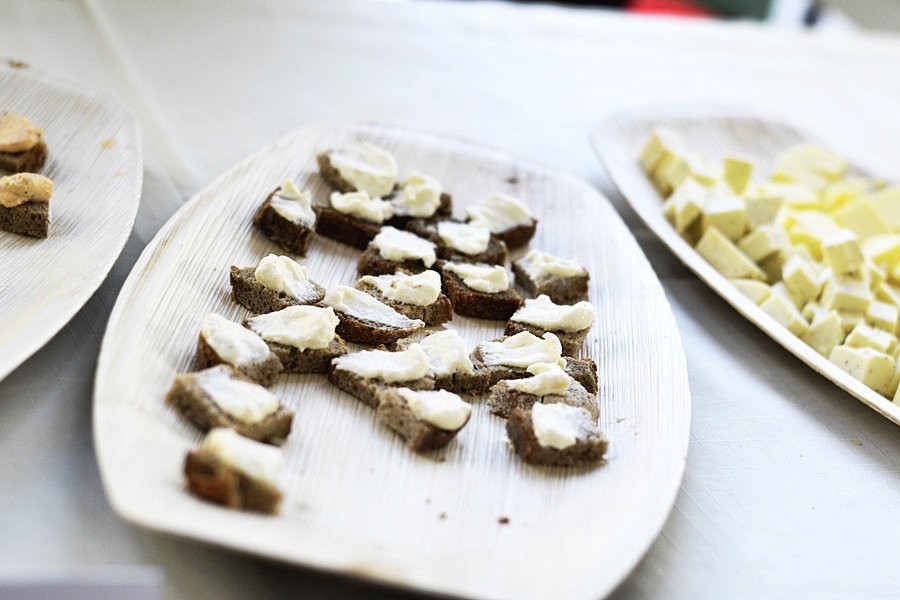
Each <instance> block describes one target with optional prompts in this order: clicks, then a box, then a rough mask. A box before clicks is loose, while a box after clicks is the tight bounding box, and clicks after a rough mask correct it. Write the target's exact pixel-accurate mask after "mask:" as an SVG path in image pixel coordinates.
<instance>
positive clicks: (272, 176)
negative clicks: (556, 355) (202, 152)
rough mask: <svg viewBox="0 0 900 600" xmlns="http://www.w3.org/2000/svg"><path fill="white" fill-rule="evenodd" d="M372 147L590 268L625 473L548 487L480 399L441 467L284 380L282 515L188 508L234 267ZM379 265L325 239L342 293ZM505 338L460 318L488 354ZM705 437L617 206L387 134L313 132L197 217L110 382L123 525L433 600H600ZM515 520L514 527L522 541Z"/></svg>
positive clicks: (103, 378) (106, 423) (680, 360)
mask: <svg viewBox="0 0 900 600" xmlns="http://www.w3.org/2000/svg"><path fill="white" fill-rule="evenodd" d="M362 140H365V141H370V142H373V143H375V144H378V145H380V146H382V147H385V148H387V149H388V150H390V151H391V152H393V153H394V154H395V155H396V156H397V160H398V164H399V166H400V168H401V174H403V173H406V172H409V171H410V170H412V169H416V170H421V171H424V172H426V173H429V174H431V175H434V176H436V177H438V178H439V179H440V180H441V181H442V182H443V183H444V186H445V189H446V190H447V191H448V192H450V193H451V194H452V195H453V198H454V209H455V210H454V212H455V213H456V214H457V215H460V216H461V215H462V214H464V207H465V205H466V204H468V203H470V202H472V201H475V200H478V199H480V198H482V197H484V196H485V195H486V194H488V193H490V192H493V191H504V192H508V193H513V194H516V195H518V196H520V197H521V198H523V199H524V200H525V201H526V202H527V203H528V204H529V205H530V206H531V207H532V209H533V210H534V212H535V214H536V216H537V218H538V219H539V224H538V229H537V235H536V237H535V238H534V240H532V242H531V247H534V248H541V249H543V250H546V251H549V252H554V253H557V254H560V255H564V256H577V257H578V258H579V259H580V260H581V261H582V263H583V264H584V265H585V267H586V268H587V269H588V270H589V271H590V273H591V276H592V280H591V293H590V295H591V301H592V302H593V303H594V304H595V306H596V307H597V308H598V320H597V322H596V324H595V326H594V328H593V330H592V331H591V333H590V335H589V336H588V339H587V342H586V354H587V355H589V356H591V357H593V358H594V359H595V360H596V361H597V363H598V365H599V371H600V377H601V382H602V383H601V386H602V390H601V393H600V399H599V400H600V407H601V419H600V425H601V429H602V430H603V431H604V432H605V433H606V435H607V437H609V439H610V451H609V453H608V455H607V463H606V464H604V465H603V466H601V467H599V468H596V469H591V470H587V471H579V470H565V469H547V468H534V467H530V466H528V465H525V464H523V463H522V462H521V461H520V460H519V458H518V457H517V456H516V455H515V454H514V453H513V452H512V451H511V450H510V449H509V448H508V445H507V441H506V431H505V421H504V420H502V419H500V418H499V417H495V416H493V415H491V414H489V412H488V410H487V407H486V406H485V404H484V402H483V401H479V400H478V399H476V401H475V406H474V408H475V410H474V411H473V416H472V419H471V421H470V422H469V424H468V425H467V426H466V428H465V429H463V430H462V431H461V432H460V435H459V436H458V437H457V439H456V440H455V441H454V442H453V443H451V444H450V446H448V447H447V448H445V449H444V450H443V451H439V452H437V453H435V454H431V455H424V456H420V455H415V454H413V453H411V452H410V451H408V450H407V448H406V447H405V445H404V444H403V443H402V441H401V439H400V438H399V437H397V436H395V435H393V434H392V433H391V432H390V431H389V430H387V429H386V428H385V427H383V426H382V425H380V424H378V423H376V422H375V419H374V412H373V411H372V410H371V409H370V408H368V407H367V406H365V405H363V404H362V403H361V402H359V401H358V400H356V399H354V398H353V397H351V396H349V395H347V394H345V393H343V392H341V391H339V390H337V389H336V388H334V387H332V386H330V384H328V382H327V381H326V379H325V377H324V376H321V375H318V376H317V375H303V376H300V375H291V376H282V377H281V379H280V380H279V382H278V383H277V384H276V385H275V387H274V388H273V390H274V391H275V393H276V394H277V395H278V396H279V397H281V398H282V400H283V401H284V402H285V404H287V405H288V406H289V407H290V408H292V409H293V410H294V411H296V418H295V421H294V430H293V432H292V433H291V435H290V437H289V438H288V440H287V443H286V444H285V446H284V451H285V457H286V468H285V474H284V483H283V489H284V492H285V499H284V502H283V504H282V510H281V514H280V515H278V516H275V517H261V516H257V515H252V514H247V513H240V512H234V511H229V510H226V509H223V508H220V507H218V506H214V505H211V504H207V503H204V502H202V501H200V500H198V499H196V498H194V497H193V496H191V495H189V494H188V493H187V492H186V491H185V490H184V486H183V480H182V464H183V461H184V457H185V454H186V452H187V451H188V450H189V449H190V448H192V447H193V446H195V445H196V444H197V443H198V442H199V440H200V439H201V435H200V434H199V433H198V432H197V431H196V430H195V429H194V428H192V427H191V426H190V425H188V424H187V423H186V422H184V421H183V420H181V419H180V418H179V416H178V415H177V414H176V413H175V411H174V410H173V409H171V408H169V407H167V406H166V405H165V404H164V402H163V396H164V394H165V393H166V390H167V389H168V387H169V385H170V383H171V381H172V377H173V376H174V375H175V374H176V373H179V372H183V371H188V370H191V369H192V367H193V362H194V348H195V345H196V338H197V332H198V328H199V325H200V321H201V319H202V318H203V316H204V315H205V314H206V313H208V312H210V311H216V312H218V313H220V314H222V315H224V316H226V317H228V318H231V319H242V318H244V317H246V316H248V314H247V312H246V311H245V310H244V309H243V308H242V307H240V306H238V305H236V304H235V303H234V302H233V301H232V300H231V297H230V288H229V283H228V269H229V266H230V265H232V264H236V265H242V266H246V265H252V264H255V263H256V262H257V261H258V260H259V259H260V258H262V257H263V256H265V255H266V254H268V253H271V252H276V253H279V252H280V251H279V250H278V248H277V247H276V246H275V245H273V244H272V243H271V242H270V241H269V240H268V239H267V238H265V237H264V236H263V235H262V234H260V233H259V232H257V231H256V230H255V229H253V228H252V226H251V220H252V217H253V214H254V212H255V211H256V209H257V207H258V206H259V204H260V203H261V202H262V200H263V198H265V196H266V195H267V194H268V193H269V192H270V191H271V190H272V189H273V188H275V187H276V186H277V185H279V184H280V183H281V182H282V181H283V180H285V179H286V178H293V179H295V180H296V181H298V183H299V185H300V187H301V188H308V189H311V190H312V192H313V194H314V196H315V197H316V198H324V197H326V195H327V193H328V189H327V187H326V185H325V184H324V182H323V181H322V180H321V179H320V178H319V176H318V174H317V171H316V166H315V154H316V153H317V152H318V151H321V150H324V149H327V148H331V147H335V146H337V145H340V144H343V143H347V142H351V141H362ZM358 256H359V253H358V252H357V251H355V250H353V249H351V248H349V247H347V246H342V245H340V244H338V243H336V242H333V241H331V240H328V239H325V238H321V237H318V236H317V237H316V238H315V239H314V240H313V244H312V246H311V248H310V251H309V256H308V257H307V258H306V259H302V260H301V262H302V263H303V264H306V265H308V267H309V269H310V274H311V276H312V278H313V279H315V280H317V281H318V282H320V283H322V284H323V285H326V286H333V285H337V284H351V285H352V283H353V282H354V281H355V280H356V273H355V268H356V259H357V257H358ZM503 326H504V323H502V322H498V321H479V320H475V319H467V318H464V317H459V316H454V319H453V321H452V322H451V323H449V324H448V327H451V328H454V329H457V330H458V331H460V333H461V334H462V335H463V337H464V339H465V340H466V342H467V343H468V344H469V346H470V347H473V346H474V345H475V344H476V343H478V342H480V341H484V340H487V339H492V338H495V337H497V336H499V335H501V334H502V332H503ZM689 422H690V392H689V389H688V382H687V374H686V368H685V360H684V353H683V350H682V347H681V342H680V338H679V335H678V331H677V330H676V327H675V323H674V319H673V317H672V314H671V312H670V309H669V306H668V304H667V302H666V300H665V297H664V295H663V291H662V288H661V286H660V284H659V282H658V280H657V279H656V277H655V276H654V274H653V271H652V269H651V268H650V265H649V264H648V262H647V261H646V259H645V258H644V256H643V254H642V253H641V251H640V249H639V248H638V246H637V244H636V242H635V241H634V239H633V238H632V237H631V235H630V233H629V232H628V230H627V229H626V227H625V226H624V224H623V223H622V221H621V220H620V219H619V217H618V216H617V215H616V213H615V211H614V210H613V208H612V207H611V205H610V204H609V202H608V201H606V200H605V199H604V198H603V197H602V196H601V195H600V194H599V193H598V192H597V191H596V190H594V189H593V188H592V187H590V186H589V185H588V184H586V183H585V182H583V181H581V180H580V179H578V178H576V177H573V176H570V175H567V174H564V173H559V172H556V171H551V170H548V169H546V168H543V167H541V166H537V165H535V164H532V163H528V162H525V161H521V160H518V159H515V158H512V157H510V156H507V155H505V154H502V153H499V152H496V151H493V150H487V149H484V148H482V147H479V146H475V145H472V144H469V143H464V142H460V141H454V140H447V139H440V138H436V137H431V136H427V135H420V134H415V133H410V132H404V131H399V130H396V129H389V128H383V127H378V126H330V125H319V126H311V127H308V128H305V129H302V130H300V131H298V132H297V133H295V134H292V135H290V136H288V137H286V138H284V139H282V140H281V141H279V142H277V143H275V144H274V145H272V146H270V147H267V148H265V149H263V150H261V151H260V152H259V153H257V154H256V155H254V156H252V157H251V158H249V159H248V160H246V161H245V162H243V163H241V164H239V165H237V166H236V167H234V168H233V169H232V170H231V171H229V172H228V173H226V174H225V175H223V176H221V177H220V178H219V179H217V180H216V181H215V182H213V183H212V184H210V185H209V186H208V187H206V188H205V189H204V190H202V191H201V192H200V193H199V194H197V196H195V197H194V198H193V199H192V200H191V201H190V202H189V203H188V204H186V205H185V206H184V207H183V208H182V209H181V210H180V211H179V212H178V213H177V214H176V215H175V216H174V217H172V219H171V220H170V221H169V223H168V224H167V225H166V226H165V227H164V228H163V229H162V230H161V231H160V232H159V234H158V235H157V236H156V238H155V239H154V240H153V242H152V243H151V244H150V245H149V246H148V247H147V248H146V249H145V251H144V253H143V255H142V256H141V258H140V260H139V261H138V263H137V265H136V266H135V267H134V270H133V271H132V273H131V275H130V276H129V278H128V280H127V281H126V283H125V286H124V287H123V289H122V292H121V294H120V295H119V298H118V301H117V303H116V306H115V308H114V310H113V312H112V315H111V318H110V322H109V326H108V328H107V331H106V335H105V338H104V340H103V347H102V351H101V355H100V359H99V365H98V368H97V375H96V386H95V399H94V435H95V441H96V448H97V454H98V460H99V463H100V468H101V472H102V476H103V481H104V486H105V488H106V491H107V494H108V496H109V498H110V501H111V503H112V505H113V507H114V508H115V510H116V511H117V512H118V513H119V514H120V515H121V516H122V517H124V518H125V519H127V520H129V521H131V522H133V523H136V524H138V525H141V526H143V527H147V528H150V529H154V530H159V531H164V532H168V533H171V534H175V535H179V536H184V537H186V538H192V539H196V540H202V541H205V542H209V543H213V544H218V545H221V546H225V547H229V548H232V549H236V550H240V551H245V552H250V553H253V554H256V555H260V556H264V557H269V558H272V559H276V560H279V561H284V562H289V563H296V564H298V565H304V566H307V567H313V568H318V569H323V570H327V571H330V572H335V573H340V574H344V575H347V576H352V577H359V578H365V579H370V580H375V581H378V582H381V583H385V584H389V585H395V586H400V587H405V588H410V589H416V590H422V591H429V592H434V593H443V594H452V595H459V596H472V597H485V598H501V597H506V598H509V597H514V598H542V597H543V598H546V597H571V598H596V597H598V596H602V595H605V594H607V593H608V592H610V591H611V590H612V589H613V588H614V587H615V586H616V585H617V584H618V583H619V582H620V581H621V580H622V579H623V578H624V577H625V576H626V575H627V574H628V572H629V571H630V570H631V569H632V568H633V567H634V565H635V564H636V563H637V561H638V560H639V559H640V557H641V556H642V555H643V554H644V553H645V552H646V550H647V548H648V547H649V545H650V543H651V542H652V541H653V539H654V538H655V537H656V535H657V534H658V533H659V531H660V529H661V527H662V525H663V522H664V521H665V519H666V516H667V515H668V513H669V510H670V508H671V506H672V503H673V501H674V498H675V495H676V493H677V490H678V488H679V483H680V481H681V477H682V474H683V471H684V463H685V456H686V452H687V442H688V429H689ZM507 520H508V522H506V521H507Z"/></svg>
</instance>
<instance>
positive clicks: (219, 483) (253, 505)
mask: <svg viewBox="0 0 900 600" xmlns="http://www.w3.org/2000/svg"><path fill="white" fill-rule="evenodd" d="M184 475H185V477H186V478H187V488H188V490H189V491H190V492H191V493H193V494H195V495H197V496H199V497H200V498H203V499H204V500H208V501H210V502H214V503H216V504H221V505H223V506H227V507H228V508H237V509H241V510H250V511H255V512H261V513H266V514H276V513H278V508H279V506H280V504H281V497H282V496H281V491H280V490H279V489H278V488H277V487H275V486H273V485H272V484H270V483H269V482H267V481H262V480H260V479H256V478H253V477H248V476H247V475H245V474H243V473H241V472H240V471H238V470H237V469H235V468H234V467H232V466H231V465H228V464H226V463H225V462H224V461H222V460H221V459H220V458H219V457H218V456H216V455H215V454H214V453H212V452H210V451H208V450H203V449H200V450H193V451H191V452H189V453H188V455H187V458H186V459H185V461H184Z"/></svg>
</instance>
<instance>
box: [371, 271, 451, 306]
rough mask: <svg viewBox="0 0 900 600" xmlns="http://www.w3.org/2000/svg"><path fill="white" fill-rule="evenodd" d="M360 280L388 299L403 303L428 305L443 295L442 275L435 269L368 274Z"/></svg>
mask: <svg viewBox="0 0 900 600" xmlns="http://www.w3.org/2000/svg"><path fill="white" fill-rule="evenodd" d="M360 282H362V283H366V284H368V285H371V286H373V287H374V288H375V289H377V290H378V291H379V292H380V293H381V295H382V296H384V297H385V298H387V299H388V300H393V301H394V302H402V303H403V304H414V305H416V306H428V305H429V304H434V303H435V302H436V301H437V299H438V296H440V295H441V276H440V275H438V274H437V272H435V271H422V272H421V273H418V274H416V275H407V274H406V273H397V274H395V275H379V276H378V277H373V276H372V275H366V276H365V277H362V278H360Z"/></svg>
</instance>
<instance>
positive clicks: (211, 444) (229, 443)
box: [200, 427, 284, 486]
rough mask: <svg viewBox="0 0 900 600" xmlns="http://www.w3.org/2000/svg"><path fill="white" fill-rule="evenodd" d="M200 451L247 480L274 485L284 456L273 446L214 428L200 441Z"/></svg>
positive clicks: (223, 428) (230, 431)
mask: <svg viewBox="0 0 900 600" xmlns="http://www.w3.org/2000/svg"><path fill="white" fill-rule="evenodd" d="M200 449H201V450H205V451H207V452H210V453H212V454H214V455H215V456H216V457H217V458H218V459H219V460H221V461H222V462H224V463H225V464H227V465H228V466H230V467H232V468H233V469H236V470H238V471H240V472H241V473H243V474H244V475H247V476H248V477H252V478H254V479H259V480H261V481H265V482H266V483H269V484H271V485H275V486H277V485H278V476H279V475H280V474H281V469H282V468H283V467H284V457H283V456H282V454H281V449H279V448H276V447H275V446H270V445H269V444H263V443H262V442H257V441H256V440H251V439H249V438H245V437H244V436H242V435H240V434H238V433H237V432H236V431H234V430H232V429H227V428H225V427H216V428H215V429H212V430H210V432H209V433H207V434H206V437H205V438H203V443H202V444H201V445H200Z"/></svg>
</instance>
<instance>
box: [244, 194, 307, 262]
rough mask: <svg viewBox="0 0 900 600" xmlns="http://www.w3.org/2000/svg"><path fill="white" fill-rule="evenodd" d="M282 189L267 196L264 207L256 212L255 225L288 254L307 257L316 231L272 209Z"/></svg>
mask: <svg viewBox="0 0 900 600" xmlns="http://www.w3.org/2000/svg"><path fill="white" fill-rule="evenodd" d="M280 189H281V187H278V188H275V189H274V190H273V191H272V193H271V194H269V195H268V196H266V199H265V200H264V201H263V203H262V206H260V207H259V210H258V211H256V216H255V217H253V224H254V225H255V226H256V227H258V228H259V229H260V231H262V232H263V233H264V234H266V236H267V237H268V238H269V239H270V240H272V241H273V242H275V243H276V244H278V245H279V246H281V247H282V248H284V249H285V250H287V251H288V252H291V253H293V254H297V255H299V256H306V251H307V250H308V249H309V243H310V242H311V241H312V239H313V234H314V233H315V229H314V228H312V227H308V226H307V225H306V224H304V223H293V222H291V221H289V220H288V219H285V218H284V217H282V216H281V215H279V214H278V212H277V211H276V210H275V209H274V208H272V198H273V197H274V196H275V194H276V193H277V192H278V190H280Z"/></svg>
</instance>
